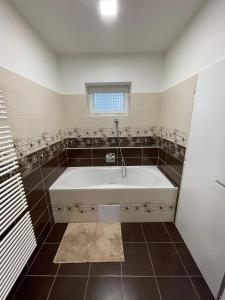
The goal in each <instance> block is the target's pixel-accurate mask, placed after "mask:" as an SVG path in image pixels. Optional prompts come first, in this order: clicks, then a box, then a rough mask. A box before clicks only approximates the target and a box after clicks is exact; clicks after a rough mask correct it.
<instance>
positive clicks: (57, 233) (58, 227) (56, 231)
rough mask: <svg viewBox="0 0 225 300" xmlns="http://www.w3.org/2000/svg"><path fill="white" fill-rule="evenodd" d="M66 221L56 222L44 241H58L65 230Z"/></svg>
mask: <svg viewBox="0 0 225 300" xmlns="http://www.w3.org/2000/svg"><path fill="white" fill-rule="evenodd" d="M66 227H67V223H56V224H55V225H54V226H53V227H52V230H51V232H50V234H49V236H48V238H47V240H46V241H45V242H46V243H60V242H61V240H62V237H63V235H64V232H65V230H66Z"/></svg>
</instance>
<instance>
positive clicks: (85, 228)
mask: <svg viewBox="0 0 225 300" xmlns="http://www.w3.org/2000/svg"><path fill="white" fill-rule="evenodd" d="M120 261H124V253H123V243H122V235H121V225H120V223H70V224H68V226H67V229H66V231H65V233H64V236H63V238H62V241H61V243H60V245H59V248H58V250H57V253H56V256H55V258H54V263H84V262H120Z"/></svg>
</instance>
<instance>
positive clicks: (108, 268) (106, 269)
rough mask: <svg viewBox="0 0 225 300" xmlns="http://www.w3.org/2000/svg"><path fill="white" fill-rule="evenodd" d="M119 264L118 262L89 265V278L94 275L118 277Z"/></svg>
mask: <svg viewBox="0 0 225 300" xmlns="http://www.w3.org/2000/svg"><path fill="white" fill-rule="evenodd" d="M120 274H121V264H120V263H119V262H118V263H117V262H108V263H107V262H106V263H104V262H103V263H92V264H91V272H90V275H91V276H95V275H120Z"/></svg>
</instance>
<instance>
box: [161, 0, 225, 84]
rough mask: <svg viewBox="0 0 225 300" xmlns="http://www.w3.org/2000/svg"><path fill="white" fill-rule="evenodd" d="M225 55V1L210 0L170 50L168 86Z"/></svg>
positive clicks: (165, 76) (166, 59) (166, 68)
mask: <svg viewBox="0 0 225 300" xmlns="http://www.w3.org/2000/svg"><path fill="white" fill-rule="evenodd" d="M224 57H225V2H224V0H209V1H207V2H206V4H205V5H204V7H203V8H202V9H201V11H200V12H199V13H198V14H197V15H196V17H195V18H194V19H193V20H192V22H191V23H190V24H189V26H188V27H187V28H186V30H185V31H184V32H183V33H182V34H181V36H180V37H179V38H178V39H177V41H176V42H175V43H174V44H173V45H172V47H171V48H170V49H169V50H168V52H167V54H166V58H165V70H164V72H165V74H164V85H163V87H164V89H165V88H168V87H171V86H173V85H174V84H176V83H177V82H180V81H183V80H184V79H186V78H189V77H191V76H192V75H194V74H196V73H198V72H199V71H201V70H203V69H205V68H207V67H208V66H209V65H211V64H214V63H216V62H217V61H218V60H220V59H222V58H224Z"/></svg>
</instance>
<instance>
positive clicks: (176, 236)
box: [164, 222, 184, 242]
mask: <svg viewBox="0 0 225 300" xmlns="http://www.w3.org/2000/svg"><path fill="white" fill-rule="evenodd" d="M164 225H165V226H166V229H167V231H168V232H169V235H170V237H171V240H172V241H173V242H183V241H184V240H183V239H182V237H181V235H180V233H179V231H178V229H177V227H176V226H175V224H174V223H172V222H165V223H164Z"/></svg>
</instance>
